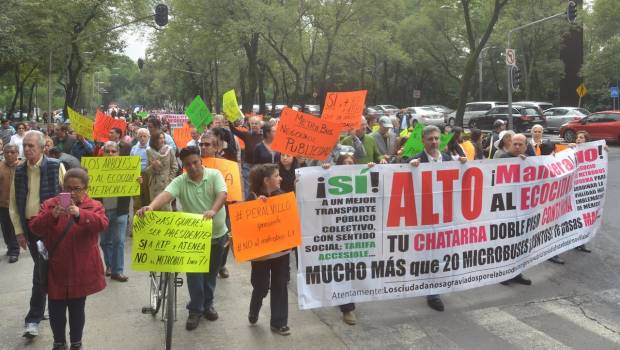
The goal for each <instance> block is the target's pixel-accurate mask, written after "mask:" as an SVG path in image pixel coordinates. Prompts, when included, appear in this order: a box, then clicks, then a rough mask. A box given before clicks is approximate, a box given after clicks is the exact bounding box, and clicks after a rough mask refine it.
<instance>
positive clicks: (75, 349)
mask: <svg viewBox="0 0 620 350" xmlns="http://www.w3.org/2000/svg"><path fill="white" fill-rule="evenodd" d="M81 348H82V342H81V341H79V342H75V343H71V347H70V348H69V350H80V349H81Z"/></svg>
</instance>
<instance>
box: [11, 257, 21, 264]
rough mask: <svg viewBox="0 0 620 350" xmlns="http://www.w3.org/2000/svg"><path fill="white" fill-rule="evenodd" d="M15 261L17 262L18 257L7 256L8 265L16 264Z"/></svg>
mask: <svg viewBox="0 0 620 350" xmlns="http://www.w3.org/2000/svg"><path fill="white" fill-rule="evenodd" d="M17 260H19V257H18V256H15V255H9V264H12V263H16V262H17Z"/></svg>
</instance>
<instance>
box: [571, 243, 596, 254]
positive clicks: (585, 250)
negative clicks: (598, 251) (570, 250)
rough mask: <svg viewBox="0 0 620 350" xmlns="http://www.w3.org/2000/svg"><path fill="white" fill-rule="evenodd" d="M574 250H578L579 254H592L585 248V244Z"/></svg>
mask: <svg viewBox="0 0 620 350" xmlns="http://www.w3.org/2000/svg"><path fill="white" fill-rule="evenodd" d="M575 250H578V251H580V252H584V253H592V251H591V250H590V249H588V248H586V245H585V244H582V245H580V246H579V247H577V248H575Z"/></svg>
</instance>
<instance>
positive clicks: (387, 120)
mask: <svg viewBox="0 0 620 350" xmlns="http://www.w3.org/2000/svg"><path fill="white" fill-rule="evenodd" d="M379 125H381V126H382V127H384V128H393V127H394V125H393V124H392V121H391V120H390V118H389V117H386V116H383V117H381V118H379Z"/></svg>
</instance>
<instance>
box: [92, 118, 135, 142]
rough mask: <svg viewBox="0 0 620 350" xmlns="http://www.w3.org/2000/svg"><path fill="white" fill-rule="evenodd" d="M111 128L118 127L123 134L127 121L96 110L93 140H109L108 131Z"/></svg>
mask: <svg viewBox="0 0 620 350" xmlns="http://www.w3.org/2000/svg"><path fill="white" fill-rule="evenodd" d="M112 128H119V129H121V130H122V131H123V134H125V132H126V131H127V122H125V121H123V120H120V119H114V118H112V117H110V116H109V115H106V114H105V113H103V112H102V111H97V114H95V128H94V131H93V133H94V137H95V140H96V141H99V142H107V141H108V140H109V138H108V133H109V132H110V129H112Z"/></svg>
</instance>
